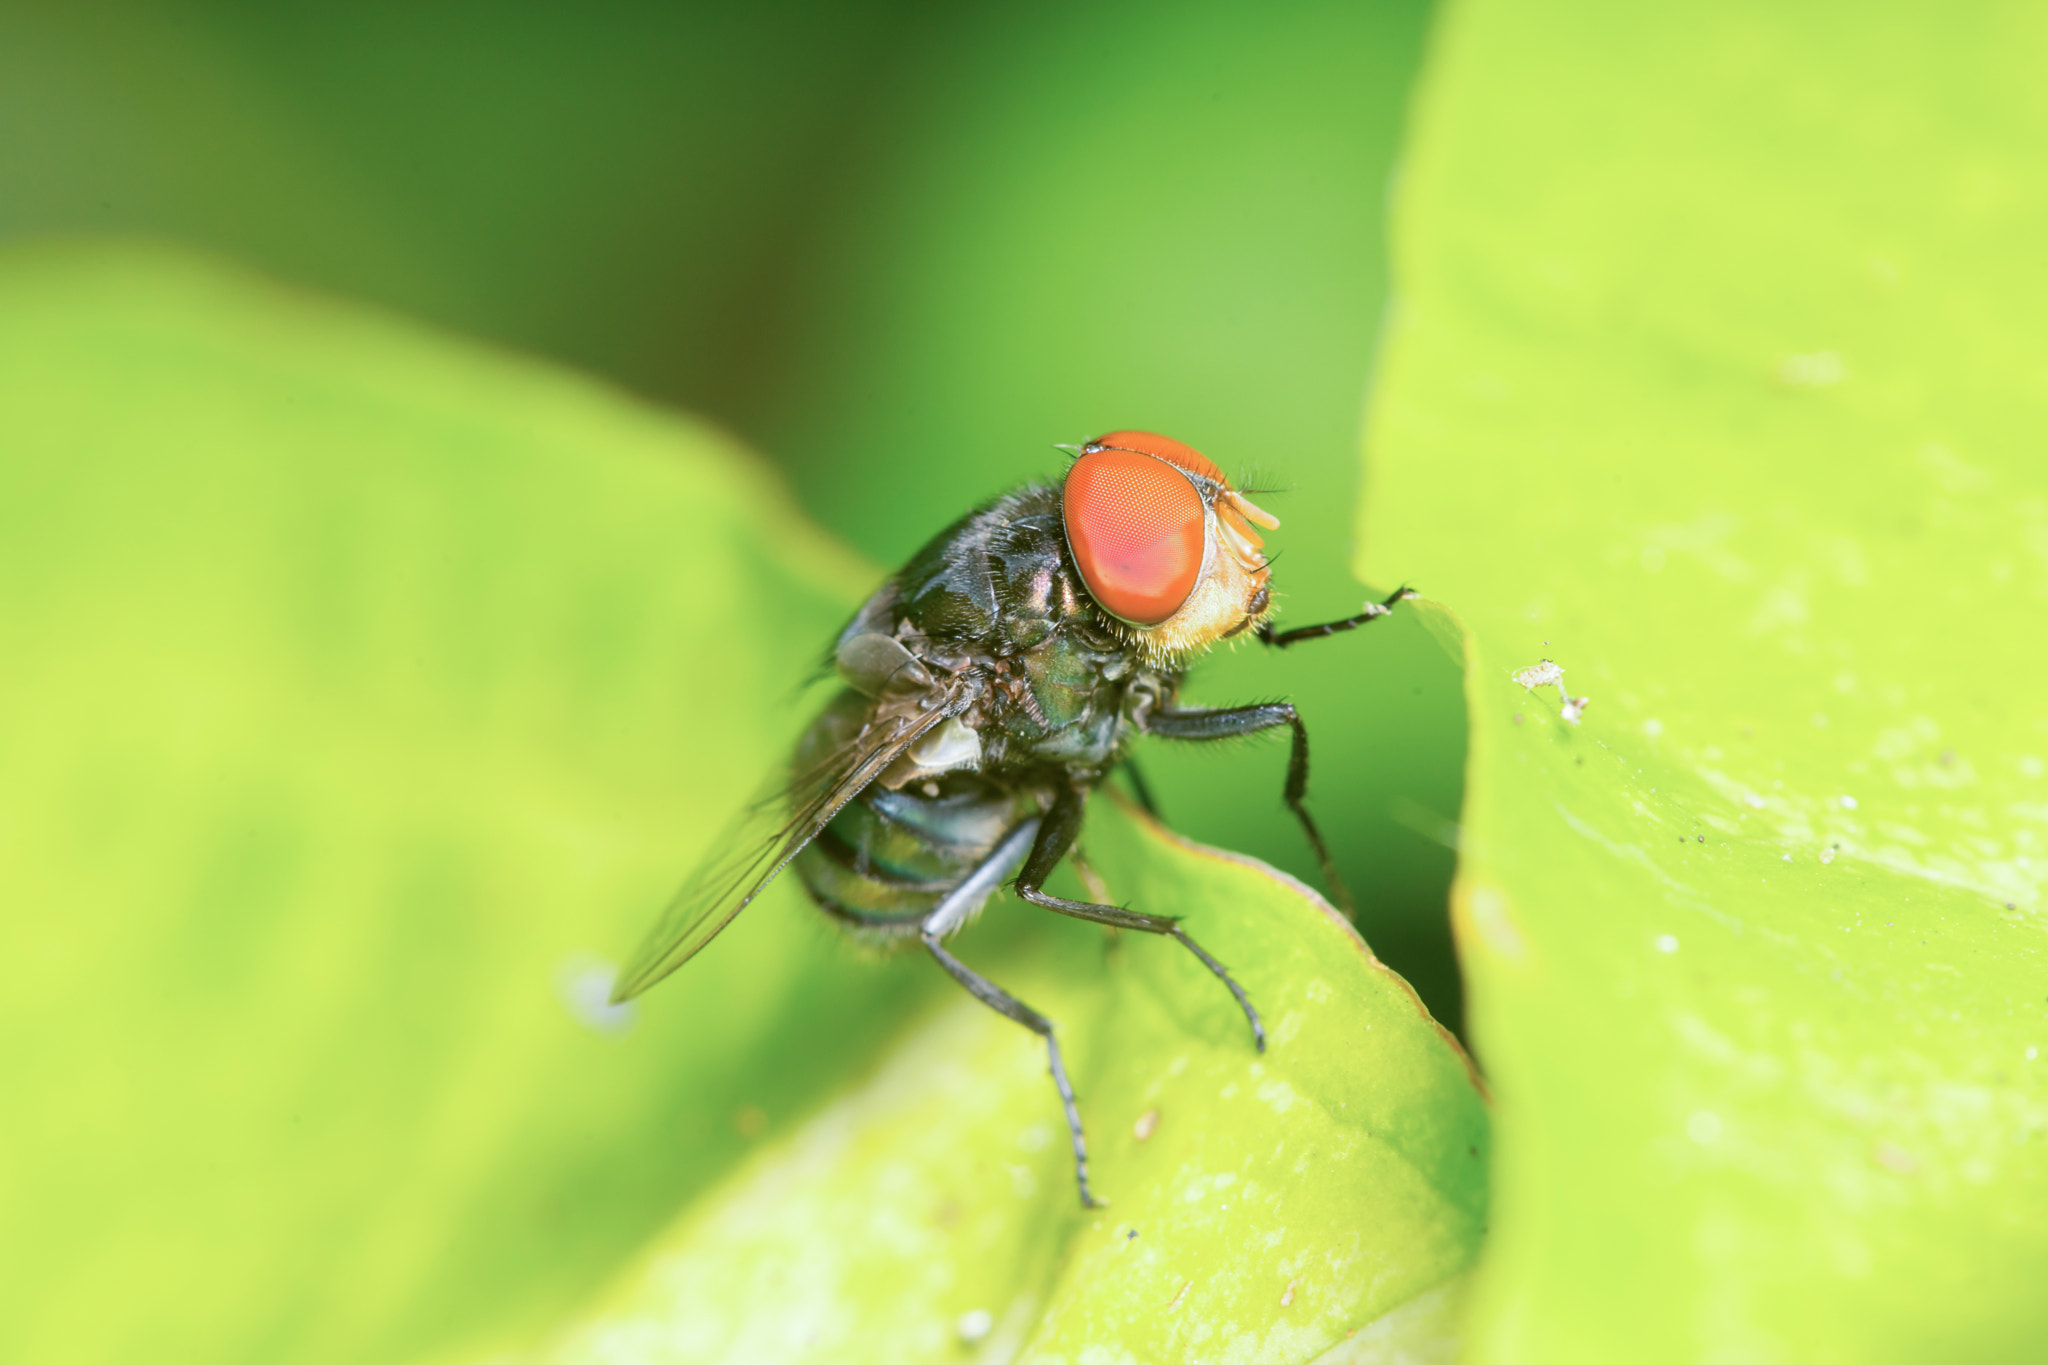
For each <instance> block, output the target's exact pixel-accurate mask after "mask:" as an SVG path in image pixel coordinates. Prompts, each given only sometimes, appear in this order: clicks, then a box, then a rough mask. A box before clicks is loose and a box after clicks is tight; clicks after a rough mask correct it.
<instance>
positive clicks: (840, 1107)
mask: <svg viewBox="0 0 2048 1365" xmlns="http://www.w3.org/2000/svg"><path fill="white" fill-rule="evenodd" d="M1086 837H1087V851H1088V856H1089V858H1090V860H1091V863H1092V865H1093V866H1094V867H1095V868H1096V869H1097V871H1098V872H1099V873H1100V874H1101V876H1102V877H1103V878H1104V880H1105V881H1106V883H1107V885H1108V887H1109V889H1110V890H1111V892H1112V893H1113V894H1114V895H1115V896H1116V897H1117V899H1118V900H1119V901H1120V902H1124V903H1130V904H1135V905H1143V906H1157V907H1161V908H1167V907H1170V908H1171V910H1172V911H1173V912H1174V913H1177V914H1180V915H1182V916H1184V917H1185V920H1186V922H1187V924H1188V926H1189V929H1190V932H1191V933H1193V934H1194V935H1195V936H1196V937H1197V938H1198V939H1199V940H1200V941H1201V942H1202V943H1203V944H1204V946H1205V947H1207V948H1209V949H1210V950H1211V951H1212V952H1214V953H1215V954H1216V955H1217V956H1218V957H1219V958H1221V959H1222V960H1224V961H1225V962H1228V963H1233V964H1236V971H1237V975H1238V977H1239V979H1240V981H1241V982H1242V984H1243V985H1244V986H1245V988H1246V990H1247V991H1249V992H1250V994H1251V995H1252V998H1253V999H1254V1000H1255V1001H1256V1002H1257V1003H1258V1004H1259V1005H1260V1007H1261V1008H1262V1010H1263V1012H1264V1017H1265V1019H1266V1021H1267V1026H1268V1028H1269V1030H1270V1032H1271V1038H1272V1046H1271V1047H1270V1049H1269V1050H1268V1051H1267V1052H1266V1053H1265V1055H1264V1056H1263V1057H1262V1056H1260V1055H1259V1054H1257V1053H1256V1052H1255V1051H1254V1050H1253V1048H1252V1045H1251V1039H1250V1037H1249V1033H1248V1030H1247V1028H1246V1026H1245V1021H1244V1018H1243V1016H1242V1015H1241V1014H1240V1013H1239V1012H1238V1009H1237V1007H1236V1005H1235V1003H1234V1002H1233V1001H1232V1000H1231V998H1230V996H1229V995H1228V993H1227V992H1225V990H1224V989H1223V987H1222V986H1221V984H1220V983H1218V982H1217V981H1216V980H1215V978H1214V977H1212V976H1211V975H1210V974H1209V973H1208V971H1207V970H1206V969H1205V968H1203V967H1202V966H1201V965H1200V964H1199V963H1198V962H1196V961H1195V960H1194V959H1193V958H1192V957H1191V956H1190V955H1189V954H1187V953H1186V952H1184V951H1182V950H1181V949H1180V948H1179V947H1178V946H1177V945H1175V944H1173V943H1171V942H1169V941H1166V940H1162V939H1157V938H1151V937H1148V936H1143V935H1132V934H1124V935H1121V936H1118V937H1116V938H1115V939H1107V938H1105V937H1104V936H1103V935H1102V933H1101V931H1099V930H1097V929H1094V928H1092V927H1090V926H1085V925H1079V924H1071V923H1067V922H1062V921H1053V922H1052V923H1050V924H1047V925H1045V926H1044V930H1045V931H1044V932H1037V931H1036V929H1035V928H1034V931H1033V932H1031V933H1030V934H1029V935H1028V936H1025V937H1022V938H1019V936H1017V935H1016V934H1014V933H1011V934H1001V933H1000V932H998V934H997V935H996V936H994V937H993V940H992V939H991V936H990V934H989V932H988V929H987V928H984V929H981V930H977V931H972V932H970V933H969V934H967V935H966V936H964V937H963V938H962V939H961V940H959V947H958V951H959V952H960V953H961V954H962V956H963V957H964V958H965V959H966V960H967V961H969V962H970V963H971V964H973V965H975V966H976V967H977V968H978V969H980V970H983V971H985V972H986V973H987V974H988V975H989V976H991V977H992V978H993V979H994V980H995V981H996V982H997V983H998V984H999V985H1001V986H1003V987H1004V988H1005V989H1007V990H1009V991H1011V992H1012V993H1013V994H1015V995H1017V996H1018V997H1020V998H1021V999H1023V1000H1025V1001H1026V1002H1027V1003H1029V1004H1031V1005H1032V1006H1034V1007H1035V1008H1038V1009H1039V1010H1040V1011H1041V1012H1043V1013H1046V1014H1047V1015H1048V1016H1050V1017H1051V1018H1053V1019H1054V1020H1055V1022H1056V1024H1057V1026H1058V1028H1059V1036H1060V1037H1061V1039H1062V1045H1063V1047H1064V1048H1065V1050H1066V1054H1067V1058H1068V1063H1069V1066H1070V1068H1071V1069H1072V1072H1073V1074H1074V1076H1075V1084H1076V1088H1077V1090H1078V1092H1079V1094H1080V1099H1081V1107H1082V1114H1083V1118H1084V1122H1085V1123H1086V1124H1087V1126H1088V1131H1089V1135H1090V1144H1091V1145H1090V1154H1091V1179H1092V1183H1093V1184H1094V1187H1095V1189H1096V1191H1097V1193H1098V1195H1100V1196H1102V1197H1105V1198H1106V1199H1107V1200H1108V1201H1109V1202H1108V1207H1106V1208H1102V1209H1096V1210H1088V1211H1084V1210H1082V1209H1081V1208H1080V1207H1079V1204H1078V1201H1077V1199H1076V1196H1075V1187H1074V1180H1073V1166H1072V1157H1071V1155H1070V1153H1069V1151H1068V1147H1067V1134H1066V1126H1065V1122H1064V1120H1063V1118H1062V1117H1061V1113H1060V1109H1059V1104H1058V1101H1057V1098H1056V1096H1055V1093H1054V1090H1053V1087H1052V1083H1051V1080H1050V1078H1049V1077H1048V1076H1047V1074H1046V1066H1045V1053H1044V1050H1043V1048H1042V1047H1041V1046H1040V1044H1039V1043H1038V1041H1037V1040H1036V1039H1035V1038H1033V1037H1032V1036H1031V1035H1030V1034H1029V1033H1027V1032H1026V1031H1025V1030H1023V1029H1021V1028H1019V1027H1018V1026H1017V1025H1015V1024H1013V1023H1011V1022H1009V1021H1008V1020H1005V1019H1002V1018H1001V1017H999V1016H997V1015H996V1014H995V1013H994V1012H993V1011H990V1010H989V1009H987V1008H986V1007H984V1006H982V1005H980V1004H979V1003H978V1002H975V1001H973V1000H970V999H965V998H962V999H961V1000H960V1001H959V1002H958V1003H956V1004H953V1005H951V1006H949V1007H947V1008H945V1009H944V1010H942V1011H940V1012H939V1013H938V1014H936V1015H935V1016H934V1017H932V1018H931V1019H930V1020H929V1021H928V1022H926V1023H925V1024H924V1025H923V1026H922V1027H920V1028H919V1029H918V1030H917V1031H916V1032H914V1033H913V1034H911V1035H910V1036H909V1037H908V1038H907V1039H906V1040H905V1041H904V1042H903V1043H902V1044H901V1045H900V1046H898V1047H897V1048H896V1049H895V1050H894V1051H893V1052H892V1054H891V1056H890V1059H889V1061H888V1062H887V1063H886V1064H885V1066H884V1067H883V1068H882V1070H881V1071H880V1072H879V1073H878V1074H877V1075H875V1076H874V1077H873V1078H871V1079H869V1080H867V1081H866V1082H864V1083H863V1084H862V1085H861V1086H860V1087H859V1088H858V1089H857V1090H855V1091H854V1092H853V1093H851V1094H850V1095H848V1096H847V1097H846V1098H844V1099H842V1100H840V1101H838V1102H837V1103H835V1104H834V1105H833V1106H831V1107H830V1108H828V1109H826V1110H825V1111H824V1112H823V1113H821V1114H819V1115H818V1116H817V1117H815V1118H813V1119H812V1120H810V1121H809V1122H808V1123H807V1124H806V1125H805V1126H804V1127H803V1129H802V1130H801V1131H799V1132H797V1133H795V1134H793V1135H792V1136H791V1137H790V1138H789V1139H788V1140H787V1141H786V1142H784V1143H781V1144H779V1145H777V1146H776V1147H775V1148H774V1149H772V1150H770V1151H767V1152H764V1153H763V1154H762V1155H761V1156H759V1157H758V1158H756V1160H755V1161H754V1162H752V1163H751V1164H750V1165H749V1166H747V1167H746V1168H745V1169H743V1170H741V1171H739V1172H737V1173H735V1175H734V1176H733V1177H732V1178H731V1179H730V1180H729V1181H728V1182H727V1183H726V1184H725V1186H724V1187H723V1188H721V1189H720V1190H719V1191H717V1192H716V1193H714V1194H713V1195H711V1196H710V1197H709V1198H708V1199H706V1200H705V1201H703V1202H702V1203H701V1204H699V1205H698V1206H696V1207H695V1208H693V1209H692V1210H690V1211H689V1212H688V1213H686V1214H685V1215H684V1216H683V1217H682V1218H681V1219H680V1220H679V1221H678V1223H677V1225H676V1226H675V1227H674V1228H673V1229H671V1230H670V1232H669V1233H668V1234H667V1235H666V1236H664V1237H663V1238H661V1239H659V1240H658V1241H657V1242H656V1243H655V1245H654V1247H653V1249H652V1250H651V1252H650V1253H649V1255H648V1257H647V1259H646V1260H645V1261H644V1262H643V1263H642V1264H641V1265H640V1266H639V1267H638V1268H636V1269H635V1270H634V1271H633V1272H632V1273H631V1274H629V1275H628V1276H627V1277H625V1279H624V1280H623V1281H622V1282H621V1283H620V1284H619V1285H618V1286H617V1287H616V1288H615V1289H614V1291H613V1293H612V1294H611V1296H610V1297H609V1298H608V1300H607V1301H605V1302H604V1303H602V1304H601V1305H600V1306H599V1307H598V1309H597V1310H596V1311H595V1312H594V1313H593V1315H592V1316H591V1317H590V1318H589V1319H588V1320H587V1321H585V1322H583V1323H581V1324H580V1325H578V1326H576V1327H574V1328H572V1329H570V1330H569V1331H568V1333H567V1334H566V1335H565V1336H564V1338H563V1340H562V1341H561V1342H560V1343H559V1344H558V1346H557V1347H556V1348H555V1349H554V1350H553V1351H552V1352H550V1353H549V1354H548V1355H547V1356H546V1359H548V1360H549V1361H552V1362H558V1363H560V1365H571V1363H575V1362H586V1361H632V1362H636V1365H655V1363H656V1362H667V1361H695V1360H746V1361H752V1362H764V1363H765V1362H772V1361H780V1360H798V1359H817V1358H827V1359H833V1360H847V1361H856V1360H875V1361H917V1360H939V1361H943V1360H954V1359H959V1358H960V1357H961V1355H962V1353H963V1350H964V1349H965V1348H968V1347H972V1348H973V1349H974V1352H975V1358H978V1359H985V1360H991V1361H993V1360H1010V1359H1016V1360H1020V1361H1034V1362H1046V1363H1048V1365H1049V1363H1050V1362H1055V1361H1078V1360H1090V1361H1094V1360H1102V1361H1111V1360H1176V1359H1204V1360H1217V1361H1240V1362H1265V1361H1276V1362H1277V1361H1307V1360H1311V1359H1315V1358H1317V1357H1318V1356H1320V1355H1321V1354H1322V1353H1323V1352H1324V1351H1325V1350H1327V1349H1330V1348H1332V1347H1333V1346H1338V1345H1341V1344H1342V1343H1343V1342H1344V1341H1345V1339H1346V1337H1347V1334H1349V1333H1351V1332H1353V1331H1354V1330H1355V1329H1357V1328H1359V1327H1361V1326H1364V1325H1366V1324H1368V1323H1371V1322H1373V1321H1374V1320H1376V1319H1380V1318H1383V1317H1384V1316H1386V1315H1387V1314H1388V1313H1390V1312H1391V1311H1392V1310H1395V1309H1397V1308H1401V1307H1402V1306H1403V1305H1407V1304H1410V1303H1413V1302H1415V1301H1417V1300H1420V1299H1423V1298H1424V1296H1425V1295H1428V1294H1430V1292H1431V1291H1433V1290H1436V1289H1437V1288H1438V1287H1439V1286H1442V1285H1444V1284H1446V1283H1447V1282H1448V1281H1450V1280H1452V1279H1454V1278H1455V1277H1456V1276H1457V1275H1458V1274H1459V1273H1460V1272H1461V1271H1462V1270H1463V1269H1464V1268H1465V1267H1466V1266H1468V1265H1469V1264H1470V1263H1471V1260H1472V1258H1473V1257H1474V1256H1475V1254H1476V1252H1477V1248H1478V1242H1479V1236H1480V1233H1481V1230H1482V1227H1483V1222H1484V1217H1485V1179H1484V1171H1485V1159H1486V1142H1487V1138H1486V1131H1487V1129H1486V1115H1485V1110H1484V1106H1483V1103H1482V1101H1481V1099H1480V1097H1479V1093H1478V1090H1477V1088H1476V1087H1475V1085H1474V1083H1473V1081H1472V1078H1471V1075H1470V1073H1469V1070H1468V1068H1467V1064H1466V1062H1465V1059H1464V1057H1463V1055H1462V1054H1461V1053H1460V1052H1459V1051H1458V1049H1457V1047H1456V1045H1455V1044H1454V1043H1452V1042H1451V1041H1450V1039H1449V1037H1448V1036H1447V1035H1446V1034H1444V1033H1443V1032H1442V1030H1441V1029H1440V1028H1438V1027H1437V1026H1436V1024H1435V1023H1434V1022H1433V1021H1431V1020H1430V1019H1429V1017H1428V1016H1427V1015H1426V1014H1425V1013H1424V1012H1423V1011H1422V1010H1421V1008H1420V1006H1419V1004H1418V1003H1417V1001H1416V999H1415V996H1414V993H1413V992H1412V991H1411V990H1409V989H1408V987H1407V986H1406V984H1405V983H1403V982H1402V981H1401V980H1400V978H1398V977H1397V976H1395V975H1394V974H1393V973H1392V972H1390V971H1388V970H1387V969H1386V968H1385V967H1383V966H1381V965H1380V964H1379V963H1378V962H1377V961H1375V960H1374V959H1373V958H1372V957H1371V955H1370V953H1369V952H1368V951H1367V950H1366V949H1365V946H1364V945H1363V944H1362V943H1361V942H1360V941H1359V940H1358V938H1357V936H1356V934H1354V933H1353V932H1352V931H1351V929H1350V927H1349V926H1348V925H1346V924H1345V923H1344V922H1343V921H1342V920H1341V918H1340V917H1338V916H1337V915H1336V913H1335V912H1334V911H1333V910H1331V909H1330V908H1329V907H1328V906H1327V905H1326V904H1324V903H1322V902H1321V901H1320V900H1319V899H1318V898H1316V897H1315V896H1314V895H1313V894H1312V893H1310V892H1308V891H1307V890H1306V888H1304V887H1302V886H1301V885H1300V884H1299V883H1297V882H1294V881H1293V880H1292V879H1290V878H1286V877H1284V876H1282V875H1281V874H1278V873H1275V872H1273V871H1271V870H1270V869H1268V868H1266V867H1264V866H1263V865H1261V864H1257V863H1254V862H1252V861H1251V860H1249V859H1244V858H1241V857H1238V856H1235V855H1228V854H1222V853H1218V852H1217V851H1215V850H1211V849H1204V848H1201V847H1200V846H1197V845H1192V844H1187V843H1185V842H1182V841H1180V840H1178V839H1176V838H1174V837H1173V836H1171V835H1168V834H1166V833H1164V832H1163V831H1161V830H1160V829H1159V828H1158V827H1157V826H1155V825H1153V824H1151V823H1150V822H1149V821H1146V820H1143V819H1142V818H1138V817H1133V816H1131V815H1129V814H1127V813H1125V812H1124V811H1123V810H1121V809H1120V808H1119V807H1117V806H1116V805H1114V804H1113V803H1110V802H1107V801H1101V800H1098V801H1097V802H1096V803H1095V806H1094V809H1093V811H1092V812H1091V824H1090V826H1089V829H1088V831H1087V836H1086ZM991 914H992V916H994V917H995V918H997V919H998V920H1010V921H1014V920H1015V919H1017V918H1018V917H1019V916H1024V915H1030V916H1032V917H1033V918H1034V919H1050V918H1051V917H1045V916H1039V915H1038V912H1036V911H1032V910H1029V909H1028V908H1027V907H1024V906H1022V905H1021V904H1020V903H1018V902H1015V901H1010V900H1005V901H1003V902H999V903H998V905H997V907H996V908H995V909H994V910H993V911H992V912H991ZM990 927H993V926H990ZM991 941H993V942H994V944H995V945H996V946H995V947H993V948H992V947H990V946H989V945H990V943H991ZM712 951H713V952H715V951H716V949H715V948H714V949H713V950H712ZM708 958H709V955H708V954H707V961H706V964H705V965H707V966H708V965H709V961H708ZM927 970H930V971H933V972H934V973H936V970H937V969H936V968H935V967H928V968H927ZM650 1008H655V1006H652V1005H651V1006H650ZM1441 1297H1442V1296H1441V1295H1438V1296H1436V1298H1432V1299H1430V1300H1428V1302H1426V1303H1423V1304H1422V1305H1421V1309H1420V1311H1414V1312H1411V1313H1409V1314H1408V1315H1407V1316H1406V1317H1402V1318H1396V1319H1395V1320H1394V1321H1393V1322H1392V1323H1391V1324H1390V1325H1389V1326H1388V1327H1387V1328H1383V1329H1381V1335H1385V1336H1389V1337H1391V1338H1394V1339H1399V1340H1408V1339H1410V1338H1419V1337H1427V1338H1430V1339H1441V1337H1442V1334H1443V1332H1444V1331H1445V1325H1444V1322H1443V1318H1442V1314H1441V1313H1435V1314H1434V1315H1432V1313H1431V1312H1430V1310H1431V1309H1432V1308H1433V1307H1434V1305H1435V1303H1436V1299H1439V1298H1441ZM977 1319H979V1320H980V1321H979V1324H977V1321H976V1320H977ZM1411 1319H1412V1321H1411ZM1338 1358H1340V1359H1341V1358H1342V1357H1341V1356H1340V1357H1338ZM1358 1358H1360V1359H1367V1358H1370V1357H1365V1356H1360V1357H1358Z"/></svg>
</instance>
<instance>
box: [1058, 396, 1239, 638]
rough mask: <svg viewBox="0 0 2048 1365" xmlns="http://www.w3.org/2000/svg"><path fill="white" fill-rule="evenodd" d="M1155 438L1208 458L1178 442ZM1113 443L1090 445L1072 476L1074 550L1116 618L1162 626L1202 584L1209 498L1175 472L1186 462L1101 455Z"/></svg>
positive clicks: (1069, 517)
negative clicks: (1198, 582) (1197, 583)
mask: <svg viewBox="0 0 2048 1365" xmlns="http://www.w3.org/2000/svg"><path fill="white" fill-rule="evenodd" d="M1116 434H1117V435H1119V436H1135V435H1141V434H1142V433H1136V432H1118V433H1116ZM1150 439H1151V440H1154V441H1165V442H1166V444H1168V445H1172V446H1176V447H1178V448H1179V449H1180V450H1183V451H1187V453H1188V454H1189V455H1194V458H1195V459H1197V460H1201V458H1202V457H1201V456H1199V455H1195V454H1194V452H1193V451H1191V450H1187V447H1185V446H1182V445H1180V443H1179V442H1178V441H1166V438H1164V437H1159V436H1154V437H1151V438H1150ZM1107 440H1108V438H1107V437H1105V438H1103V441H1091V442H1089V443H1088V448H1087V450H1086V453H1084V454H1083V455H1082V456H1081V458H1080V459H1078V460H1076V461H1074V465H1073V468H1071V469H1069V470H1068V471H1067V484H1066V489H1065V492H1064V494H1063V503H1064V512H1065V517H1066V523H1067V545H1068V547H1069V548H1071V549H1072V550H1073V552H1074V563H1075V565H1076V566H1078V567H1079V568H1080V570H1081V579H1082V581H1083V582H1085V583H1086V584H1087V585H1088V591H1089V592H1090V593H1091V594H1092V595H1093V596H1094V598H1095V600H1096V601H1097V602H1100V603H1101V604H1102V605H1103V607H1104V608H1105V609H1106V610H1108V611H1109V612H1110V614H1111V615H1114V616H1120V617H1122V618H1123V619H1124V620H1126V621H1129V622H1132V623H1133V624H1135V625H1141V626H1156V625H1158V624H1159V623H1160V622H1161V621H1164V620H1165V619H1166V618H1167V617H1169V616H1171V615H1173V614H1174V613H1175V612H1176V611H1179V610H1180V606H1181V603H1183V602H1185V601H1187V600H1188V594H1189V593H1191V592H1193V591H1194V590H1195V581H1196V580H1197V579H1198V578H1200V577H1201V573H1202V557H1203V552H1204V551H1205V550H1206V548H1207V536H1208V533H1207V529H1206V526H1205V524H1204V518H1203V507H1202V495H1201V494H1200V493H1199V492H1197V491H1196V490H1195V486H1194V484H1193V483H1191V482H1189V481H1188V478H1187V476H1186V475H1185V474H1182V473H1181V472H1180V469H1177V468H1175V467H1174V466H1175V465H1179V464H1180V463H1181V462H1180V461H1179V460H1175V461H1174V462H1173V463H1172V464H1167V463H1165V462H1164V461H1163V459H1155V458H1153V456H1152V455H1150V454H1143V453H1140V452H1138V451H1137V450H1133V449H1115V448H1111V449H1098V448H1097V447H1099V446H1101V445H1102V444H1103V443H1104V442H1105V441H1107ZM1202 463H1203V464H1205V465H1207V464H1208V461H1206V460H1202ZM1209 467H1210V468H1212V469H1213V468H1214V467H1215V466H1213V465H1210V466H1209Z"/></svg>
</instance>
